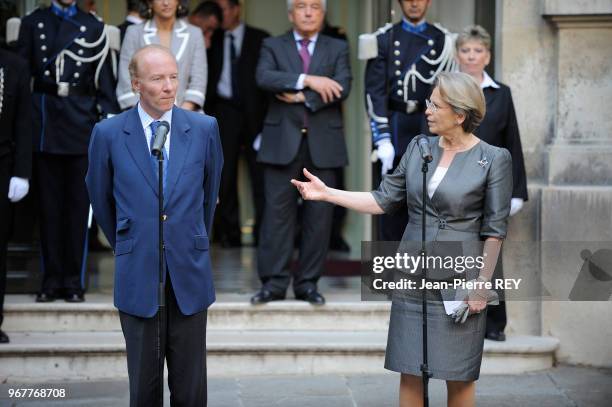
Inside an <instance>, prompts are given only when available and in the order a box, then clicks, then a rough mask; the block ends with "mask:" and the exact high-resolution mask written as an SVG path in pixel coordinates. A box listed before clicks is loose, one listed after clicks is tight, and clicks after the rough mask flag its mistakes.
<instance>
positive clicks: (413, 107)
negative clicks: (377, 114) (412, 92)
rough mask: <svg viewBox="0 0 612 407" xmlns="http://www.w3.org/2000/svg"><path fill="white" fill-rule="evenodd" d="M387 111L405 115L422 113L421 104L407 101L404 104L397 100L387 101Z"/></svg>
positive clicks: (415, 101)
mask: <svg viewBox="0 0 612 407" xmlns="http://www.w3.org/2000/svg"><path fill="white" fill-rule="evenodd" d="M389 109H391V110H395V111H396V112H402V113H407V114H412V113H417V112H421V111H422V109H421V103H419V102H418V101H417V100H409V101H408V103H406V102H400V101H399V100H394V99H389Z"/></svg>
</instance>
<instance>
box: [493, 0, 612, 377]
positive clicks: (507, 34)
mask: <svg viewBox="0 0 612 407" xmlns="http://www.w3.org/2000/svg"><path fill="white" fill-rule="evenodd" d="M497 12H498V30H499V31H498V38H497V39H498V55H497V57H498V59H497V66H496V68H497V72H498V74H497V76H498V77H499V79H500V80H501V81H502V82H505V83H506V84H508V85H509V86H510V87H511V88H512V91H513V96H514V100H515V104H516V110H517V115H518V120H519V127H520V130H521V138H522V140H523V148H524V151H525V156H526V165H527V173H528V176H529V180H530V188H529V192H530V201H529V202H528V204H527V205H526V206H525V209H524V210H523V211H522V212H521V213H519V214H518V215H517V216H516V217H515V218H513V219H512V220H511V226H510V230H511V234H510V239H511V240H517V241H537V240H540V241H542V242H591V243H592V244H595V245H597V244H599V245H601V246H603V247H607V248H612V243H610V242H612V143H611V141H612V119H611V118H610V114H609V111H610V106H611V104H612V66H611V65H610V62H609V61H610V60H612V41H610V38H612V0H596V1H586V0H583V1H578V0H577V1H560V0H542V1H540V2H536V1H530V2H525V1H521V0H504V1H499V0H498V2H497ZM544 244H546V243H544ZM577 246H578V245H577ZM562 254H565V253H560V252H557V254H556V255H554V254H552V255H543V256H541V258H540V259H539V269H538V262H537V261H535V260H534V263H533V267H534V274H535V275H539V273H541V280H542V282H543V284H544V286H546V285H547V284H548V285H549V288H551V289H553V290H554V289H558V292H555V295H556V296H559V297H562V296H564V295H565V296H567V295H568V294H569V293H568V292H567V291H568V287H571V282H572V281H573V280H575V279H576V278H577V275H578V273H579V272H580V267H579V260H580V259H579V258H578V259H577V261H578V264H568V262H567V261H562V260H561V259H563V258H564V257H563V256H561V255H562ZM505 259H506V260H507V261H506V263H507V264H508V265H510V267H506V269H507V270H508V274H512V267H515V268H516V267H521V266H525V265H524V264H523V265H521V264H519V263H518V260H517V259H513V258H512V253H505ZM570 263H571V262H570ZM608 270H609V269H608ZM555 285H557V287H555ZM559 290H560V291H559ZM563 290H565V291H563ZM509 320H510V325H509V331H510V332H514V333H528V334H534V333H540V334H542V335H552V336H555V337H557V338H559V339H560V340H561V347H560V349H559V351H558V353H557V357H558V358H559V360H560V361H564V362H568V363H577V364H589V365H594V366H612V344H611V343H610V340H609V338H610V337H611V336H612V323H610V321H612V302H610V301H605V302H595V301H590V302H577V301H574V302H570V301H548V300H545V301H541V302H538V301H534V302H511V303H510V304H509ZM538 331H539V332H538Z"/></svg>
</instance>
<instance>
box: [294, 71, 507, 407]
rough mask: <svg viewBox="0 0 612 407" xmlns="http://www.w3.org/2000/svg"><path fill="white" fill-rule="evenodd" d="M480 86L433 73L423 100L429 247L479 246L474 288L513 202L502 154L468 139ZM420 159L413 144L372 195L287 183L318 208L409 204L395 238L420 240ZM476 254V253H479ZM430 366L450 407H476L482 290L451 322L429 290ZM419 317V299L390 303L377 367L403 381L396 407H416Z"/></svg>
mask: <svg viewBox="0 0 612 407" xmlns="http://www.w3.org/2000/svg"><path fill="white" fill-rule="evenodd" d="M485 106H486V105H485V99H484V96H483V93H482V90H481V89H480V86H479V85H478V84H477V83H476V81H474V79H473V78H471V77H470V76H469V75H467V74H464V73H458V72H457V73H442V74H440V75H439V77H438V79H437V81H436V85H435V88H434V90H433V92H432V94H431V98H430V100H427V110H426V112H425V114H426V116H427V123H428V126H429V130H430V131H431V133H432V134H437V135H438V136H436V137H430V138H429V145H430V147H431V152H432V155H433V161H432V162H431V164H430V168H431V170H430V171H429V172H428V175H427V184H428V185H427V186H428V195H429V197H428V198H429V199H426V211H427V217H426V220H427V225H426V238H427V241H437V242H442V241H455V242H456V241H460V242H471V241H474V242H478V241H480V240H484V245H483V246H484V248H483V249H482V250H483V251H484V253H481V254H482V255H484V259H485V261H484V266H483V267H482V268H481V269H478V270H475V271H476V273H477V276H474V277H476V279H477V280H478V281H482V282H485V281H489V280H490V278H491V275H492V273H493V269H494V267H495V263H496V261H497V256H498V254H499V250H500V247H501V241H502V240H503V239H504V237H505V236H506V228H507V218H508V214H509V211H510V199H511V195H512V159H511V157H510V153H509V152H508V150H506V149H503V148H499V147H494V146H491V145H489V144H487V143H486V142H484V141H482V140H480V139H479V138H477V137H476V136H474V134H473V132H474V130H475V129H476V128H477V127H478V124H479V123H480V121H481V120H482V118H483V117H484V114H485ZM421 166H422V159H421V156H420V153H419V148H418V146H417V144H416V142H415V140H413V141H412V142H411V143H410V145H409V146H408V148H407V149H406V152H405V154H404V156H403V157H402V159H401V161H400V164H399V165H398V167H397V168H396V170H395V171H394V172H393V174H391V175H388V176H386V177H385V178H384V179H383V181H382V182H381V184H380V186H379V187H378V189H377V190H375V191H372V192H349V191H342V190H337V189H333V188H329V187H327V186H326V185H325V184H324V183H323V182H321V180H319V179H318V178H317V177H315V176H313V175H312V174H310V173H309V172H308V170H307V169H304V175H305V177H306V178H307V181H305V182H301V181H298V180H292V181H291V182H292V183H293V184H294V185H295V186H296V187H297V188H298V190H299V192H300V193H301V195H302V197H303V198H304V199H311V200H321V201H326V202H330V203H333V204H336V205H341V206H344V207H347V208H349V209H354V210H357V211H360V212H363V213H369V214H382V213H387V212H392V211H394V210H396V209H397V208H398V207H400V206H401V204H403V203H406V204H407V206H408V215H409V219H410V221H409V223H408V225H407V226H406V230H405V231H404V236H403V238H402V240H404V241H420V239H421V218H422V216H421V215H422V211H421V205H422V203H421V188H422V181H421V180H422V174H421ZM481 247H482V246H481ZM427 296H428V299H429V300H430V301H428V304H429V307H428V343H429V345H428V346H429V353H428V359H429V360H428V362H429V368H430V371H431V373H432V377H433V378H435V379H443V380H446V385H447V391H448V405H449V406H470V405H474V404H475V381H476V380H477V379H478V377H479V374H480V364H481V361H482V349H483V343H484V334H485V321H486V304H487V302H486V291H485V290H473V291H471V292H470V293H469V295H468V296H467V297H465V302H466V303H467V305H468V309H469V311H470V314H471V316H470V317H469V318H467V320H466V321H465V323H463V324H456V323H455V322H454V321H453V319H452V318H450V317H449V316H448V315H446V312H445V309H444V306H443V305H442V302H441V301H440V300H441V294H440V293H439V292H438V291H435V290H428V292H427ZM421 318H422V314H421V300H420V294H418V295H417V296H411V295H406V296H394V297H393V302H392V307H391V319H390V323H389V335H388V339H387V351H386V358H385V368H387V369H389V370H393V371H396V372H399V373H401V380H400V405H401V406H419V405H422V391H423V390H422V379H421V377H420V375H421V371H420V364H421V363H422V325H421V323H422V322H421V321H422V319H421Z"/></svg>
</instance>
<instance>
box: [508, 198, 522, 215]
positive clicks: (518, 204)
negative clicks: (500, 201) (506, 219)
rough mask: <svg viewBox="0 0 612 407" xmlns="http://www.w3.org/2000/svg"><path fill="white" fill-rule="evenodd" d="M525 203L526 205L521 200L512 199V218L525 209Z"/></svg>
mask: <svg viewBox="0 0 612 407" xmlns="http://www.w3.org/2000/svg"><path fill="white" fill-rule="evenodd" d="M523 203H525V201H523V200H522V199H521V198H512V199H511V200H510V216H514V215H516V214H517V213H518V211H520V210H521V209H523Z"/></svg>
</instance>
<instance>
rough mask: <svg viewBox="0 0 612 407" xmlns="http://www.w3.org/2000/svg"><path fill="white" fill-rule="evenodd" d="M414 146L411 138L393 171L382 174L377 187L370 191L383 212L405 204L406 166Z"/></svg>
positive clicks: (391, 210) (395, 209) (393, 210)
mask: <svg viewBox="0 0 612 407" xmlns="http://www.w3.org/2000/svg"><path fill="white" fill-rule="evenodd" d="M415 146H416V143H415V141H414V140H412V141H411V142H410V144H409V145H408V148H407V149H406V152H405V153H404V155H403V156H402V159H401V160H400V163H399V164H398V166H397V168H395V171H393V173H392V174H389V175H385V176H383V180H382V181H381V183H380V185H379V186H378V188H377V189H376V190H374V191H372V196H373V197H374V200H375V201H376V203H378V205H379V206H380V207H381V208H382V210H383V211H385V213H393V212H395V211H397V210H398V209H399V208H401V207H402V206H404V205H405V204H406V168H407V163H408V158H409V157H410V155H411V154H412V151H413V150H414V147H415Z"/></svg>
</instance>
